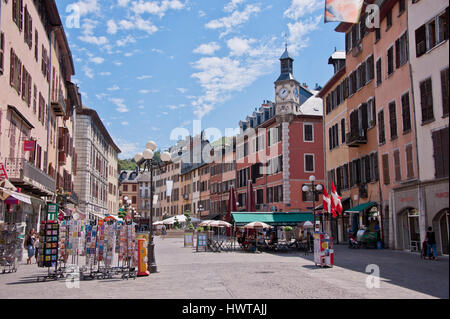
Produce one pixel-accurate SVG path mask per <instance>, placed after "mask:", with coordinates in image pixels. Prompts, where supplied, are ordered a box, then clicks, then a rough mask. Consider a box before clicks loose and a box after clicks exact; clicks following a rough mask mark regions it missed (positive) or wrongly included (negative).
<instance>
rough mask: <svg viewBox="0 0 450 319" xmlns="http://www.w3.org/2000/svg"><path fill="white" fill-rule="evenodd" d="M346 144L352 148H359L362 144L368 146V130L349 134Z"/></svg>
mask: <svg viewBox="0 0 450 319" xmlns="http://www.w3.org/2000/svg"><path fill="white" fill-rule="evenodd" d="M345 142H346V143H347V145H348V146H350V147H359V145H361V144H367V130H366V129H361V130H358V131H357V132H350V133H347V134H346V137H345Z"/></svg>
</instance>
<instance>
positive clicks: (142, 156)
mask: <svg viewBox="0 0 450 319" xmlns="http://www.w3.org/2000/svg"><path fill="white" fill-rule="evenodd" d="M145 147H146V148H145V150H144V152H142V153H137V154H136V155H135V156H134V160H135V161H136V163H140V162H142V161H143V164H144V172H145V168H147V169H148V171H149V172H150V221H149V225H148V229H149V231H150V236H149V241H148V248H147V250H148V256H149V257H150V258H148V270H149V271H150V273H156V272H158V269H157V267H156V260H155V243H154V241H153V168H158V167H160V166H161V162H160V161H158V162H157V161H155V159H154V151H155V149H156V143H155V142H153V141H150V142H147V144H146V145H145ZM160 158H161V161H162V162H165V163H167V162H170V161H171V160H172V158H171V156H170V154H169V153H168V152H163V153H162V154H161V156H160ZM138 165H139V164H138Z"/></svg>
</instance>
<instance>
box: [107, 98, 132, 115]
mask: <svg viewBox="0 0 450 319" xmlns="http://www.w3.org/2000/svg"><path fill="white" fill-rule="evenodd" d="M109 101H110V102H112V103H113V104H115V105H116V106H117V108H116V111H117V112H120V113H126V112H129V111H130V110H129V109H128V107H127V106H126V105H125V104H124V103H123V102H124V101H125V100H124V99H119V98H109Z"/></svg>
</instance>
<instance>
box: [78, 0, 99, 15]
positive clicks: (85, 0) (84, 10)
mask: <svg viewBox="0 0 450 319" xmlns="http://www.w3.org/2000/svg"><path fill="white" fill-rule="evenodd" d="M73 5H75V6H77V7H78V13H79V14H80V16H81V17H82V16H85V15H87V14H90V13H99V12H100V6H99V4H98V2H97V0H80V1H78V2H75V3H74V4H73Z"/></svg>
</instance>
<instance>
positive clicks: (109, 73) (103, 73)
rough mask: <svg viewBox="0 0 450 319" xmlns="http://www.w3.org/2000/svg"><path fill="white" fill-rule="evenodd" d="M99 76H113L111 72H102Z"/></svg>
mask: <svg viewBox="0 0 450 319" xmlns="http://www.w3.org/2000/svg"><path fill="white" fill-rule="evenodd" d="M99 74H100V75H102V76H109V75H111V72H100V73H99Z"/></svg>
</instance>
